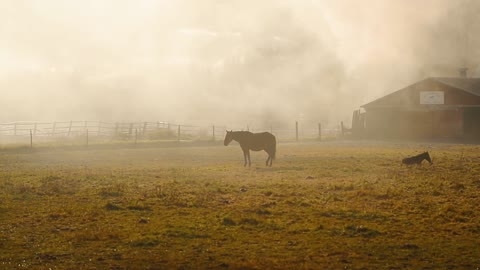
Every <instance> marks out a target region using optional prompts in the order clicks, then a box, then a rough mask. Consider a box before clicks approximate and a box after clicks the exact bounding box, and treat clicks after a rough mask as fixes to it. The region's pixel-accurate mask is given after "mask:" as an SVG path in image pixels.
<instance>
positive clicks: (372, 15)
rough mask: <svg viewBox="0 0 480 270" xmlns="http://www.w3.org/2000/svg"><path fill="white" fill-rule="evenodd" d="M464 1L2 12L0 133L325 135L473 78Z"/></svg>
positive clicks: (127, 2) (136, 3) (145, 4)
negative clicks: (421, 88)
mask: <svg viewBox="0 0 480 270" xmlns="http://www.w3.org/2000/svg"><path fill="white" fill-rule="evenodd" d="M479 12H480V1H475V0H455V1H453V0H423V1H405V0H389V1H385V0H365V1H358V0H335V1H334V0H323V1H322V0H318V1H314V0H311V1H307V0H262V1H253V0H229V1H225V0H202V1H196V0H190V1H186V0H102V1H97V0H85V1H75V0H71V1H65V0H16V1H13V0H12V1H8V0H3V1H0V18H1V21H2V23H1V24H0V93H1V99H0V107H1V108H2V110H1V113H0V122H10V121H25V120H32V121H41V120H42V121H62V120H67V121H68V120H103V121H132V120H134V121H171V122H177V123H186V122H189V123H202V124H203V123H208V124H211V123H214V124H215V123H218V124H227V125H228V124H243V123H255V124H257V125H262V124H271V123H275V124H277V125H279V124H281V123H290V122H291V121H295V120H299V121H304V122H312V123H317V122H323V123H327V124H328V123H335V122H337V121H341V120H344V121H347V120H349V119H351V114H352V111H353V110H354V109H357V108H358V107H359V106H360V105H362V104H365V103H368V102H369V101H371V100H373V99H375V98H378V97H381V96H383V95H385V94H387V93H390V92H392V91H394V90H397V89H399V88H401V87H404V86H406V85H408V84H410V83H413V82H415V81H417V80H420V79H423V78H425V77H429V76H450V77H451V76H457V75H458V73H457V69H458V68H461V67H468V68H469V73H468V74H469V76H478V75H479V73H480V69H479V66H478V63H479V61H478V60H479V57H480V52H479V49H478V48H480V46H479V45H480V36H479V35H478V33H480V19H479V18H480V16H478V13H479Z"/></svg>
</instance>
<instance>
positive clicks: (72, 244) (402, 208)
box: [0, 143, 480, 269]
mask: <svg viewBox="0 0 480 270" xmlns="http://www.w3.org/2000/svg"><path fill="white" fill-rule="evenodd" d="M426 148H429V150H430V153H431V155H432V157H433V161H434V165H432V166H429V165H427V164H423V165H422V166H412V167H405V166H401V165H400V160H401V159H402V158H403V157H405V156H408V155H411V154H415V153H419V152H420V151H422V150H424V149H426ZM479 150H480V148H479V147H478V146H469V145H446V144H435V145H429V146H425V145H418V144H367V143H363V144H362V145H360V146H359V145H355V144H353V143H341V144H338V143H337V144H335V143H308V144H281V145H279V147H278V151H279V154H278V156H277V161H276V163H274V167H272V168H265V167H263V166H262V165H263V164H264V160H265V158H266V156H265V154H264V153H255V154H252V161H253V163H254V165H252V167H251V168H244V167H242V166H241V165H242V164H243V160H242V154H241V150H240V149H239V147H238V146H231V147H220V146H210V147H205V146H203V147H182V148H141V147H139V148H137V149H135V148H131V149H125V148H123V149H106V148H105V149H92V148H91V149H88V150H82V149H68V148H64V149H42V150H35V151H30V150H18V151H14V150H9V151H3V152H0V250H1V251H0V268H2V269H3V268H5V269H23V268H28V269H49V268H52V269H340V268H342V269H343V268H347V269H379V268H382V269H405V268H416V269H476V268H478V267H480V257H479V256H478V254H480V209H479V208H478V202H479V195H480V155H479V154H478V153H479Z"/></svg>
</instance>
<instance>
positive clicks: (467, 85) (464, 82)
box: [431, 77, 480, 96]
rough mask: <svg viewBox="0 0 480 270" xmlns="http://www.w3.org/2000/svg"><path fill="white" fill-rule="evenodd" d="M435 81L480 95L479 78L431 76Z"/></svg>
mask: <svg viewBox="0 0 480 270" xmlns="http://www.w3.org/2000/svg"><path fill="white" fill-rule="evenodd" d="M431 79H433V80H435V81H437V82H440V83H443V84H446V85H449V86H451V87H454V88H457V89H460V90H463V91H466V92H469V93H470V94H474V95H477V96H480V78H435V77H434V78H431Z"/></svg>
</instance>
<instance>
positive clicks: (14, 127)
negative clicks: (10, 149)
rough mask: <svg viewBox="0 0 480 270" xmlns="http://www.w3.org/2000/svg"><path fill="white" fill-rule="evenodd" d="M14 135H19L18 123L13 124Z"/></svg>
mask: <svg viewBox="0 0 480 270" xmlns="http://www.w3.org/2000/svg"><path fill="white" fill-rule="evenodd" d="M13 135H15V136H17V123H16V122H15V123H14V124H13Z"/></svg>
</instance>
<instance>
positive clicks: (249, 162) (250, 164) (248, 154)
mask: <svg viewBox="0 0 480 270" xmlns="http://www.w3.org/2000/svg"><path fill="white" fill-rule="evenodd" d="M247 157H248V167H250V166H252V162H251V161H250V150H247Z"/></svg>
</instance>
